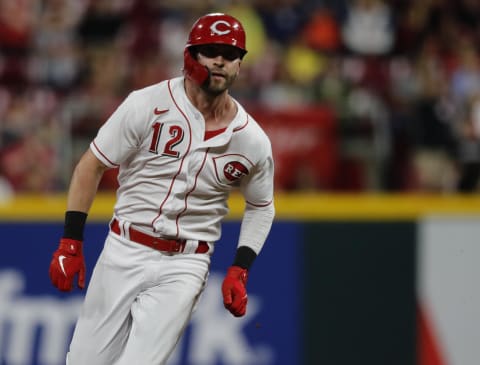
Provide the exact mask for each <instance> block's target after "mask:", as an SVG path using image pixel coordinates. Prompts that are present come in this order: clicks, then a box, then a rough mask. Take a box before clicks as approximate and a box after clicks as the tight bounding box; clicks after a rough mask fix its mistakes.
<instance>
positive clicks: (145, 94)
mask: <svg viewBox="0 0 480 365" xmlns="http://www.w3.org/2000/svg"><path fill="white" fill-rule="evenodd" d="M170 81H171V80H163V81H160V82H158V83H156V84H152V85H148V86H146V87H143V88H141V89H136V90H133V91H131V92H130V94H129V97H131V98H135V99H145V98H147V99H150V98H155V97H157V96H158V95H159V94H162V93H165V92H168V83H169V82H170Z"/></svg>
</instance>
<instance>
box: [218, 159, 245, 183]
mask: <svg viewBox="0 0 480 365" xmlns="http://www.w3.org/2000/svg"><path fill="white" fill-rule="evenodd" d="M223 175H224V176H225V177H226V178H227V180H228V181H235V180H238V179H240V178H241V177H242V176H245V175H248V169H247V168H246V167H245V165H243V164H242V163H241V162H238V161H231V162H227V163H226V164H225V166H223Z"/></svg>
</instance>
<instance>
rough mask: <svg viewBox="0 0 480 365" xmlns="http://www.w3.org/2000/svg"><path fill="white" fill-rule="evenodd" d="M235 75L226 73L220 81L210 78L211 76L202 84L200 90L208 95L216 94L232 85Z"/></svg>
mask: <svg viewBox="0 0 480 365" xmlns="http://www.w3.org/2000/svg"><path fill="white" fill-rule="evenodd" d="M236 78H237V77H236V75H227V76H226V77H225V79H223V80H222V81H217V80H212V77H211V76H208V79H207V80H206V81H205V82H204V83H203V84H202V90H203V91H205V93H207V94H208V95H210V96H218V95H220V94H222V93H224V92H225V91H226V90H228V89H229V88H230V86H232V84H233V82H234V81H235V79H236Z"/></svg>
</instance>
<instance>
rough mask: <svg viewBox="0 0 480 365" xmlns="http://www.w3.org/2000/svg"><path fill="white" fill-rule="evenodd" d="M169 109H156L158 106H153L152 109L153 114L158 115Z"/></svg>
mask: <svg viewBox="0 0 480 365" xmlns="http://www.w3.org/2000/svg"><path fill="white" fill-rule="evenodd" d="M168 111H169V109H158V108H155V109H153V114H155V115H160V114H163V113H166V112H168Z"/></svg>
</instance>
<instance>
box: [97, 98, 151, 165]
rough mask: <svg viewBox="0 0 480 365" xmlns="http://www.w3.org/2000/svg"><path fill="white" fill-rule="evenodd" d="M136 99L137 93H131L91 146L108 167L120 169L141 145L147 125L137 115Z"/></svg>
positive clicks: (100, 130) (101, 129)
mask: <svg viewBox="0 0 480 365" xmlns="http://www.w3.org/2000/svg"><path fill="white" fill-rule="evenodd" d="M136 99H137V98H136V97H135V93H131V94H130V95H129V96H128V97H127V98H126V99H125V100H124V101H123V102H122V103H121V104H120V106H119V107H118V108H117V109H116V110H115V112H114V113H113V114H112V115H111V116H110V118H108V120H107V121H106V122H105V124H104V125H103V126H102V127H101V128H100V129H99V130H98V133H97V136H96V137H95V139H94V140H93V141H92V143H91V144H90V149H91V150H92V152H93V153H94V154H95V156H96V157H97V158H98V159H99V160H100V161H102V162H103V163H104V164H105V165H106V166H109V167H118V166H119V165H120V164H121V163H122V162H123V161H125V160H126V159H127V157H128V156H129V155H130V154H131V153H132V152H133V151H135V150H136V149H137V148H138V146H139V145H140V141H141V136H142V134H143V133H144V126H145V125H146V123H145V121H144V120H143V119H142V117H141V116H140V115H139V113H137V108H138V105H137V102H136Z"/></svg>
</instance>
